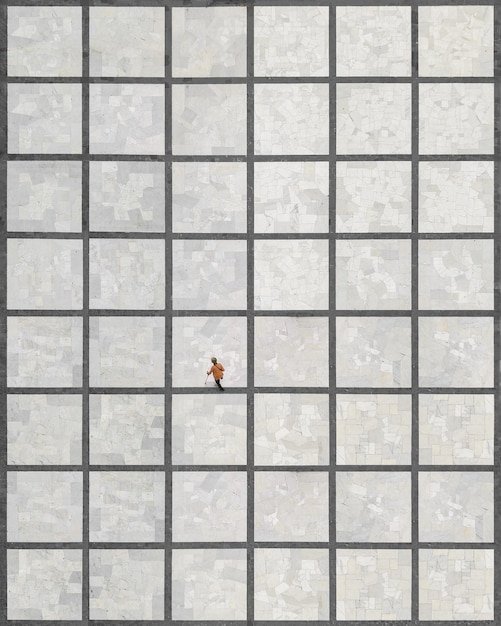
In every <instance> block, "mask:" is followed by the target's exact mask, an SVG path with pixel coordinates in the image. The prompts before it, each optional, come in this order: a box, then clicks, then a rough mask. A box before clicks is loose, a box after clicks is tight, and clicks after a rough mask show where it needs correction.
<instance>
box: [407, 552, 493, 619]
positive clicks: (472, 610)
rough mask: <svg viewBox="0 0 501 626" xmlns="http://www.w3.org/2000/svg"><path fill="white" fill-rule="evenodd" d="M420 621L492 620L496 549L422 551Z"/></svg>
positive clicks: (420, 555)
mask: <svg viewBox="0 0 501 626" xmlns="http://www.w3.org/2000/svg"><path fill="white" fill-rule="evenodd" d="M419 618H420V619H421V620H426V621H430V620H444V621H451V620H457V621H464V620H475V621H476V620H493V619H494V550H472V549H465V548H463V549H461V548H458V549H446V548H438V549H426V550H420V551H419Z"/></svg>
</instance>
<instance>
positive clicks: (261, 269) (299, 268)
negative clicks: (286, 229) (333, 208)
mask: <svg viewBox="0 0 501 626" xmlns="http://www.w3.org/2000/svg"><path fill="white" fill-rule="evenodd" d="M254 308H255V309H256V310H258V311H259V310H273V311H282V310H287V309H292V310H322V309H325V310H327V309H328V308H329V242H328V241H327V240H325V241H322V240H318V239H300V240H279V239H274V240H273V239H272V240H269V241H255V242H254Z"/></svg>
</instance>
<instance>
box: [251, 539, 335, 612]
mask: <svg viewBox="0 0 501 626" xmlns="http://www.w3.org/2000/svg"><path fill="white" fill-rule="evenodd" d="M254 597H255V604H254V615H255V617H256V619H258V620H269V621H282V620H291V621H301V620H305V621H308V622H309V621H317V620H326V619H328V617H329V551H328V550H324V549H319V548H257V549H256V550H255V552H254Z"/></svg>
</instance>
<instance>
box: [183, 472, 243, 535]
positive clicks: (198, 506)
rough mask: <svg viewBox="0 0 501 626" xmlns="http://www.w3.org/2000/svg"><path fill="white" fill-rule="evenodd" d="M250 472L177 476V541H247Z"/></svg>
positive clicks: (190, 473) (202, 473)
mask: <svg viewBox="0 0 501 626" xmlns="http://www.w3.org/2000/svg"><path fill="white" fill-rule="evenodd" d="M246 538H247V473H246V472H221V471H211V472H198V471H192V472H175V473H174V475H173V476H172V540H173V541H197V542H200V541H203V542H212V541H245V540H246Z"/></svg>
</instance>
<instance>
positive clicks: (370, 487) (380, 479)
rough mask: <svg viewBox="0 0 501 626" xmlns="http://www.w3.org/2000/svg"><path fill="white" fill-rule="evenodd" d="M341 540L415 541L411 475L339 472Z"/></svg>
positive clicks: (339, 527)
mask: <svg viewBox="0 0 501 626" xmlns="http://www.w3.org/2000/svg"><path fill="white" fill-rule="evenodd" d="M336 482H337V489H336V539H337V541H361V542H371V541H372V542H391V543H401V542H409V541H410V540H411V520H412V511H411V473H410V472H399V471H391V472H370V471H360V472H337V474H336Z"/></svg>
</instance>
